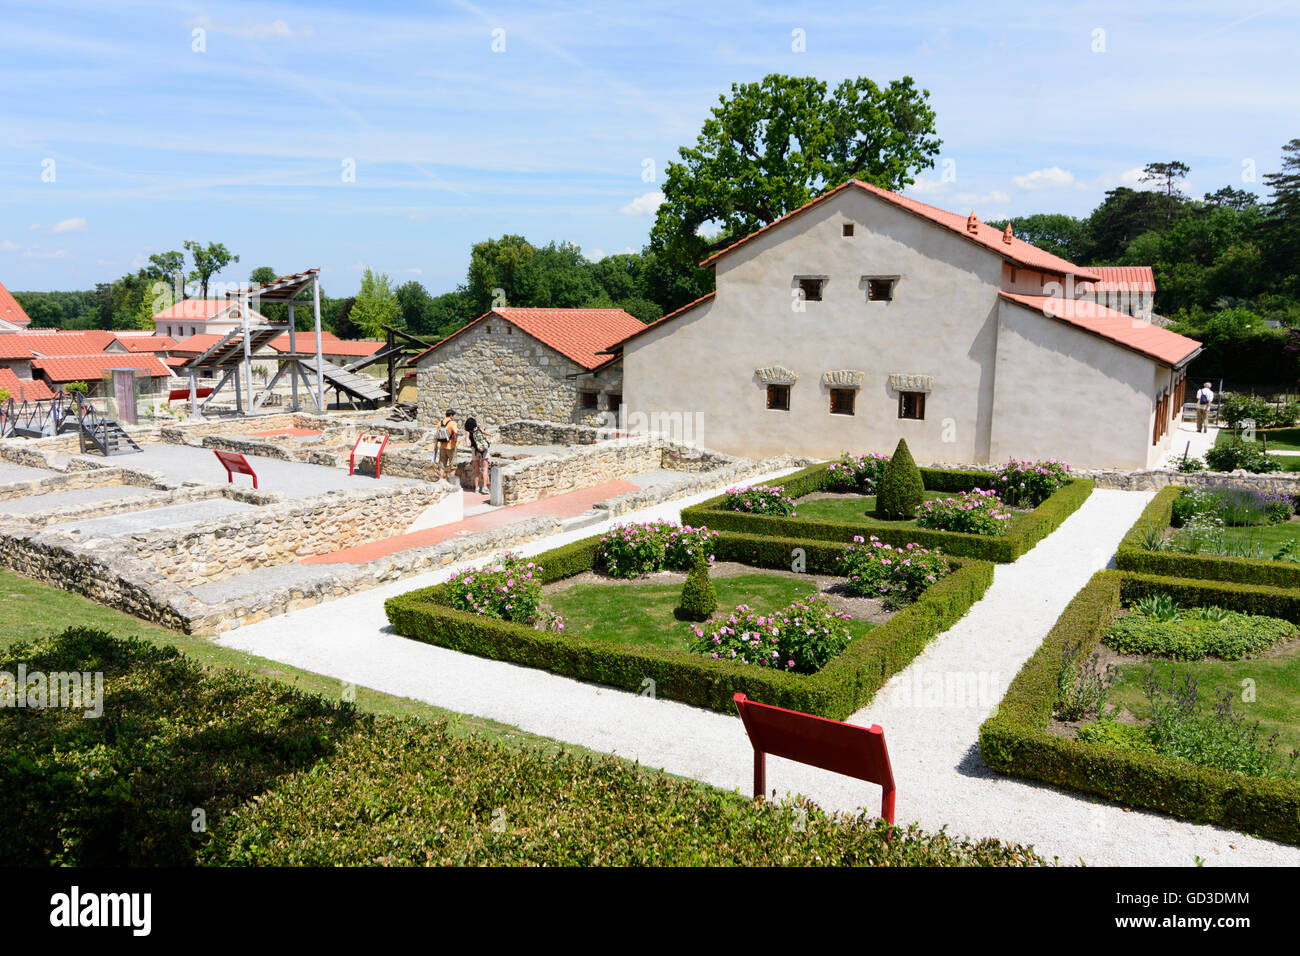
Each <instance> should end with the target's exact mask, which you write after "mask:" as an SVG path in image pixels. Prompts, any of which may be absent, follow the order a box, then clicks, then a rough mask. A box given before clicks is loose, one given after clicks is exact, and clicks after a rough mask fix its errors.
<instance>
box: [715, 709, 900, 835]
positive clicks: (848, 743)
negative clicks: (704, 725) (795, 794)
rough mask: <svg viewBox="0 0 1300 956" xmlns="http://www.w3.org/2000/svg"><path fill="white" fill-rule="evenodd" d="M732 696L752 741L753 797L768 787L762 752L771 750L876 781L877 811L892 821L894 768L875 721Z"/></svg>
mask: <svg viewBox="0 0 1300 956" xmlns="http://www.w3.org/2000/svg"><path fill="white" fill-rule="evenodd" d="M732 699H733V700H734V701H735V702H736V709H737V710H739V711H740V719H741V720H742V721H744V723H745V732H746V733H748V734H749V742H750V743H751V744H753V746H754V796H755V797H757V796H759V795H761V794H765V793H767V755H768V754H774V755H775V756H777V757H784V758H785V759H787V760H796V761H798V762H799V763H806V764H809V765H811V766H813V767H821V768H822V769H823V770H830V771H833V772H834V773H842V774H844V775H845V776H847V777H856V778H857V779H858V780H866V781H867V782H868V783H874V784H878V785H879V786H880V787H881V788H882V789H883V791H884V792H883V793H882V794H881V800H880V815H881V816H882V817H883V818H884V819H885V821H886V822H887V823H891V824H892V823H893V822H894V772H893V770H892V769H891V768H890V766H889V751H888V750H887V749H886V748H885V732H884V731H883V730H881V729H880V725H879V724H872V725H871V726H870V727H859V726H857V725H855V724H846V723H844V722H843V721H839V720H828V719H827V718H825V717H816V716H814V715H812V714H804V713H800V712H799V711H797V710H786V709H785V708H784V707H773V706H771V705H770V704H760V703H758V702H757V701H752V700H749V699H748V698H747V697H746V696H745V695H744V694H736V695H735V696H734V697H733V698H732Z"/></svg>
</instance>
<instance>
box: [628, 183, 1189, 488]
mask: <svg viewBox="0 0 1300 956" xmlns="http://www.w3.org/2000/svg"><path fill="white" fill-rule="evenodd" d="M704 265H706V266H707V265H712V266H713V267H714V269H715V274H716V291H715V292H714V293H711V294H710V295H707V296H705V297H703V298H701V299H699V300H698V301H696V302H693V303H691V304H690V305H687V306H685V307H684V308H682V309H679V310H677V311H676V312H673V313H671V314H669V315H666V316H664V317H663V318H662V319H660V320H659V321H657V322H654V323H651V324H649V325H647V326H645V327H643V328H641V329H638V330H636V331H635V332H634V333H633V334H631V335H629V336H628V337H627V338H625V339H624V340H623V341H622V342H621V343H620V348H621V358H622V366H623V374H624V377H625V382H626V384H625V386H624V401H625V405H626V409H627V421H628V422H629V427H631V428H632V429H633V430H640V428H639V427H638V426H637V425H635V424H634V423H636V422H644V421H653V420H654V419H655V418H656V417H657V416H658V417H663V416H665V415H667V416H669V417H670V418H671V417H672V416H678V417H682V418H686V419H695V420H697V421H698V422H699V423H700V424H699V428H698V431H699V434H698V435H697V436H696V438H697V440H698V441H699V442H700V443H701V444H703V445H705V446H706V447H709V448H715V449H718V450H720V451H724V452H728V453H730V454H734V455H743V456H746V457H763V456H767V455H773V454H796V455H808V456H811V457H818V458H829V457H834V456H837V455H839V454H840V453H841V452H844V451H850V452H854V453H860V452H868V451H875V452H886V453H887V452H890V451H892V450H893V448H894V445H895V444H896V443H897V441H898V439H899V438H906V439H907V442H908V444H909V446H910V447H911V449H912V452H913V454H914V455H915V456H916V458H917V460H918V461H922V462H926V461H949V462H956V461H963V462H970V463H984V462H1001V461H1005V460H1007V459H1008V458H1010V457H1016V458H1049V457H1056V458H1064V459H1065V460H1067V461H1069V462H1070V463H1071V464H1073V465H1075V466H1078V467H1088V468H1108V467H1124V468H1146V467H1149V466H1150V465H1151V464H1152V463H1153V462H1155V461H1157V460H1158V459H1159V458H1160V457H1161V456H1162V455H1163V453H1164V452H1165V451H1166V450H1167V449H1168V447H1169V442H1170V440H1171V438H1170V436H1171V433H1172V429H1171V427H1170V426H1171V424H1172V423H1173V422H1174V420H1175V418H1176V416H1177V415H1178V414H1179V411H1180V409H1181V406H1182V396H1183V391H1184V379H1185V378H1186V370H1187V366H1188V363H1189V362H1190V361H1191V360H1192V359H1193V358H1194V357H1195V356H1196V355H1197V354H1198V353H1199V352H1200V343H1198V342H1196V341H1194V340H1192V339H1189V338H1186V337H1184V336H1181V335H1177V334H1175V333H1173V332H1170V331H1169V330H1168V329H1165V328H1161V327H1159V326H1158V325H1154V324H1152V323H1151V322H1149V321H1145V320H1143V319H1141V318H1137V317H1134V316H1131V315H1127V314H1125V313H1123V312H1119V311H1116V310H1114V309H1111V308H1108V307H1106V306H1105V305H1102V304H1099V303H1097V302H1095V301H1093V299H1092V296H1091V295H1089V294H1088V293H1090V292H1092V291H1093V290H1092V284H1102V285H1103V290H1102V291H1105V286H1106V284H1107V283H1108V281H1109V280H1112V279H1115V277H1114V276H1110V275H1107V276H1103V275H1101V274H1099V273H1098V272H1097V271H1096V270H1091V269H1085V268H1082V267H1080V266H1076V265H1074V264H1073V263H1070V262H1067V261H1065V260H1064V259H1061V258H1059V257H1057V256H1054V255H1051V254H1050V253H1048V252H1046V251H1044V250H1042V249H1039V248H1038V247H1036V246H1033V245H1031V244H1029V243H1027V242H1024V241H1023V240H1020V239H1017V238H1015V236H1014V235H1013V234H1012V231H1011V229H1010V228H1009V227H1008V229H1006V230H1005V231H1003V230H998V229H995V228H993V227H991V226H987V225H985V224H984V223H981V222H980V221H979V219H978V218H977V217H976V216H975V214H974V213H973V212H972V213H971V214H970V215H969V216H965V215H961V214H960V213H952V212H948V211H946V210H943V209H938V208H936V207H934V206H930V205H927V204H925V203H921V202H917V201H916V200H913V199H910V198H908V197H905V196H901V195H898V194H896V193H892V192H888V191H886V190H883V189H880V188H878V187H875V186H872V185H869V184H867V183H863V182H859V181H856V180H855V181H850V182H848V183H845V184H843V185H842V186H839V187H837V188H835V189H832V190H830V191H829V192H827V193H824V194H823V195H822V196H820V197H818V198H817V199H815V200H813V201H812V202H810V203H808V204H807V205H805V206H803V207H801V208H799V209H797V210H795V211H794V212H792V213H790V214H789V215H787V216H785V217H783V218H781V219H778V220H777V221H776V222H774V223H772V224H771V225H769V226H766V227H765V228H763V229H760V230H759V231H757V232H755V233H753V234H751V235H749V236H747V237H745V238H744V239H742V240H740V241H738V242H736V243H734V244H732V245H730V246H728V247H727V248H725V249H723V250H721V251H720V252H718V253H717V254H715V255H714V256H712V257H711V258H710V259H708V260H706V262H705V263H704ZM1121 278H1123V277H1121Z"/></svg>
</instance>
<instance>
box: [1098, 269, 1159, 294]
mask: <svg viewBox="0 0 1300 956" xmlns="http://www.w3.org/2000/svg"><path fill="white" fill-rule="evenodd" d="M1088 271H1089V272H1094V273H1096V274H1097V277H1098V279H1099V281H1097V282H1089V283H1086V285H1087V286H1088V287H1089V288H1095V289H1096V291H1098V292H1155V291H1156V277H1155V273H1153V272H1152V271H1151V267H1150V266H1089V267H1088Z"/></svg>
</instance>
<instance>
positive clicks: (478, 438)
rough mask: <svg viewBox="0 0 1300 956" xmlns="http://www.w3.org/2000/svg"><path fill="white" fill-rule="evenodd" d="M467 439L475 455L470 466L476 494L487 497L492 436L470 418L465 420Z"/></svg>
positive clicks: (474, 419)
mask: <svg viewBox="0 0 1300 956" xmlns="http://www.w3.org/2000/svg"><path fill="white" fill-rule="evenodd" d="M465 437H466V439H467V440H468V441H469V447H470V451H472V452H473V453H474V458H473V460H472V461H471V462H470V466H469V470H470V474H471V475H473V476H474V492H475V494H481V495H486V494H488V493H489V488H488V449H489V448H491V447H492V436H491V435H489V434H488V433H487V432H485V431H484V430H483V429H482V428H480V427H479V424H478V419H477V418H474V417H473V416H470V417H469V418H467V419H465Z"/></svg>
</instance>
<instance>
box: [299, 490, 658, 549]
mask: <svg viewBox="0 0 1300 956" xmlns="http://www.w3.org/2000/svg"><path fill="white" fill-rule="evenodd" d="M638 487H639V486H637V485H634V484H632V483H631V482H630V481H607V482H605V483H604V484H603V485H596V486H594V487H592V488H584V489H582V490H581V491H570V492H566V493H565V494H562V495H554V496H552V497H550V498H543V499H541V500H540V501H530V502H528V503H527V504H523V505H511V506H510V507H508V508H494V509H493V510H491V511H485V512H484V513H483V514H479V515H473V516H471V517H469V518H465V519H463V520H461V521H454V522H452V523H451V524H444V525H439V526H438V527H436V528H428V529H426V530H424V531H412V532H410V533H408V534H398V535H394V536H393V537H391V538H381V539H380V540H378V541H371V542H370V543H368V544H359V545H356V546H355V547H351V548H341V549H340V550H338V551H331V552H330V553H329V554H316V555H312V556H311V557H309V558H303V559H302V561H301V562H300V563H302V564H365V563H366V562H367V561H373V560H375V559H376V558H382V557H386V556H387V555H390V554H396V553H397V552H399V551H409V550H410V549H411V548H423V547H426V546H427V545H431V544H438V543H439V542H441V541H446V540H447V539H448V538H454V537H457V536H459V535H460V533H461V532H464V533H465V534H473V533H474V532H475V531H487V530H489V529H491V528H500V527H503V526H504V525H508V524H510V523H511V522H513V521H521V520H523V519H524V518H534V517H538V516H540V515H555V517H557V518H561V519H563V518H574V517H577V516H578V515H580V514H582V513H583V512H584V511H590V510H591V506H592V505H594V504H595V503H596V502H598V501H604V500H605V499H606V498H613V497H614V496H615V495H622V494H626V493H627V492H629V491H636V490H638ZM462 494H463V495H464V501H465V505H466V507H472V506H473V505H481V504H483V503H484V502H485V501H486V500H487V499H486V497H485V496H484V495H476V494H473V493H471V492H462Z"/></svg>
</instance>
